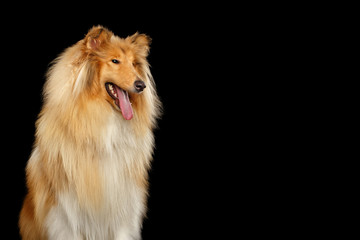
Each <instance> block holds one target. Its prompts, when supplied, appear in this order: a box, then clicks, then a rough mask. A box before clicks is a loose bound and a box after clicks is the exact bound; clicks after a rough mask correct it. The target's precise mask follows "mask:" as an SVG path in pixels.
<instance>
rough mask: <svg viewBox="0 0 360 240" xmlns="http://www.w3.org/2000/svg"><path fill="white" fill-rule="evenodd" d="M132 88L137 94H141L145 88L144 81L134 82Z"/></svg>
mask: <svg viewBox="0 0 360 240" xmlns="http://www.w3.org/2000/svg"><path fill="white" fill-rule="evenodd" d="M134 87H135V89H136V91H137V92H138V93H139V92H142V91H143V90H144V88H146V85H145V83H144V81H141V80H136V81H135V82H134Z"/></svg>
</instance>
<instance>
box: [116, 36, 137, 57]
mask: <svg viewBox="0 0 360 240" xmlns="http://www.w3.org/2000/svg"><path fill="white" fill-rule="evenodd" d="M111 45H112V47H113V50H115V51H116V52H117V53H118V54H120V55H126V56H128V57H131V56H133V55H134V54H133V51H132V50H133V46H132V44H131V43H130V42H129V41H127V40H126V39H124V38H120V37H118V36H115V35H114V36H112V37H111Z"/></svg>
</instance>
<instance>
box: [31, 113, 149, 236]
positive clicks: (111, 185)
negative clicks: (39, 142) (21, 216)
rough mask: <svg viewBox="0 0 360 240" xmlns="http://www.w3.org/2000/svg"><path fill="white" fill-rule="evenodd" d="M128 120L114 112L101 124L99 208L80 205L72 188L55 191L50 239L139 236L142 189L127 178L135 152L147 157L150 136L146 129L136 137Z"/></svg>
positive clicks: (143, 196) (142, 201)
mask: <svg viewBox="0 0 360 240" xmlns="http://www.w3.org/2000/svg"><path fill="white" fill-rule="evenodd" d="M119 123H120V124H119ZM128 124H130V122H129V121H125V120H124V119H123V118H122V117H121V115H120V114H119V113H116V112H114V113H113V114H112V115H111V117H110V118H109V123H108V125H107V126H106V127H105V128H104V132H103V139H102V141H101V142H102V147H101V148H99V149H102V156H103V158H102V159H101V160H100V161H99V162H100V164H99V170H100V175H101V181H102V187H103V197H102V204H101V208H100V211H99V209H97V210H93V209H91V208H88V207H87V208H83V207H82V206H80V205H79V201H78V199H77V195H76V193H75V190H74V189H70V191H69V192H66V193H60V194H58V195H57V198H58V205H57V206H56V207H53V208H52V209H51V211H50V213H49V215H48V217H47V221H46V225H47V229H48V233H49V236H50V239H82V238H81V236H84V237H86V239H87V240H109V239H116V240H128V239H129V240H130V239H140V238H141V235H140V232H141V224H142V218H143V215H144V211H145V202H146V201H144V200H145V197H146V191H145V190H144V189H142V188H140V187H138V186H137V185H136V182H134V181H133V180H132V179H131V176H129V168H131V166H132V164H133V161H138V159H139V155H141V154H144V153H148V156H143V157H147V158H149V156H150V155H151V152H152V150H151V149H152V142H153V136H152V134H151V132H150V131H149V132H148V134H147V135H145V137H144V139H143V140H142V141H139V139H138V138H137V137H136V136H135V135H134V133H133V132H132V130H131V129H132V128H131V127H129V126H127V125H128ZM135 138H136V139H135ZM99 142H100V141H99ZM34 154H35V152H34ZM143 157H140V159H144V158H143ZM32 159H35V158H32ZM145 164H147V163H145ZM130 173H131V171H130Z"/></svg>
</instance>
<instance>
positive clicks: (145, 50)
mask: <svg viewBox="0 0 360 240" xmlns="http://www.w3.org/2000/svg"><path fill="white" fill-rule="evenodd" d="M128 39H129V40H130V41H131V43H132V44H134V45H135V46H136V47H137V48H138V50H139V52H140V53H142V54H143V55H144V56H145V57H146V56H147V55H148V54H149V50H150V44H151V38H150V37H149V36H147V35H145V34H140V33H135V34H134V35H132V36H129V37H128Z"/></svg>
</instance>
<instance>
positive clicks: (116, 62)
mask: <svg viewBox="0 0 360 240" xmlns="http://www.w3.org/2000/svg"><path fill="white" fill-rule="evenodd" d="M111 61H112V62H113V63H115V64H119V63H120V61H119V60H117V59H112V60H111Z"/></svg>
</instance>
